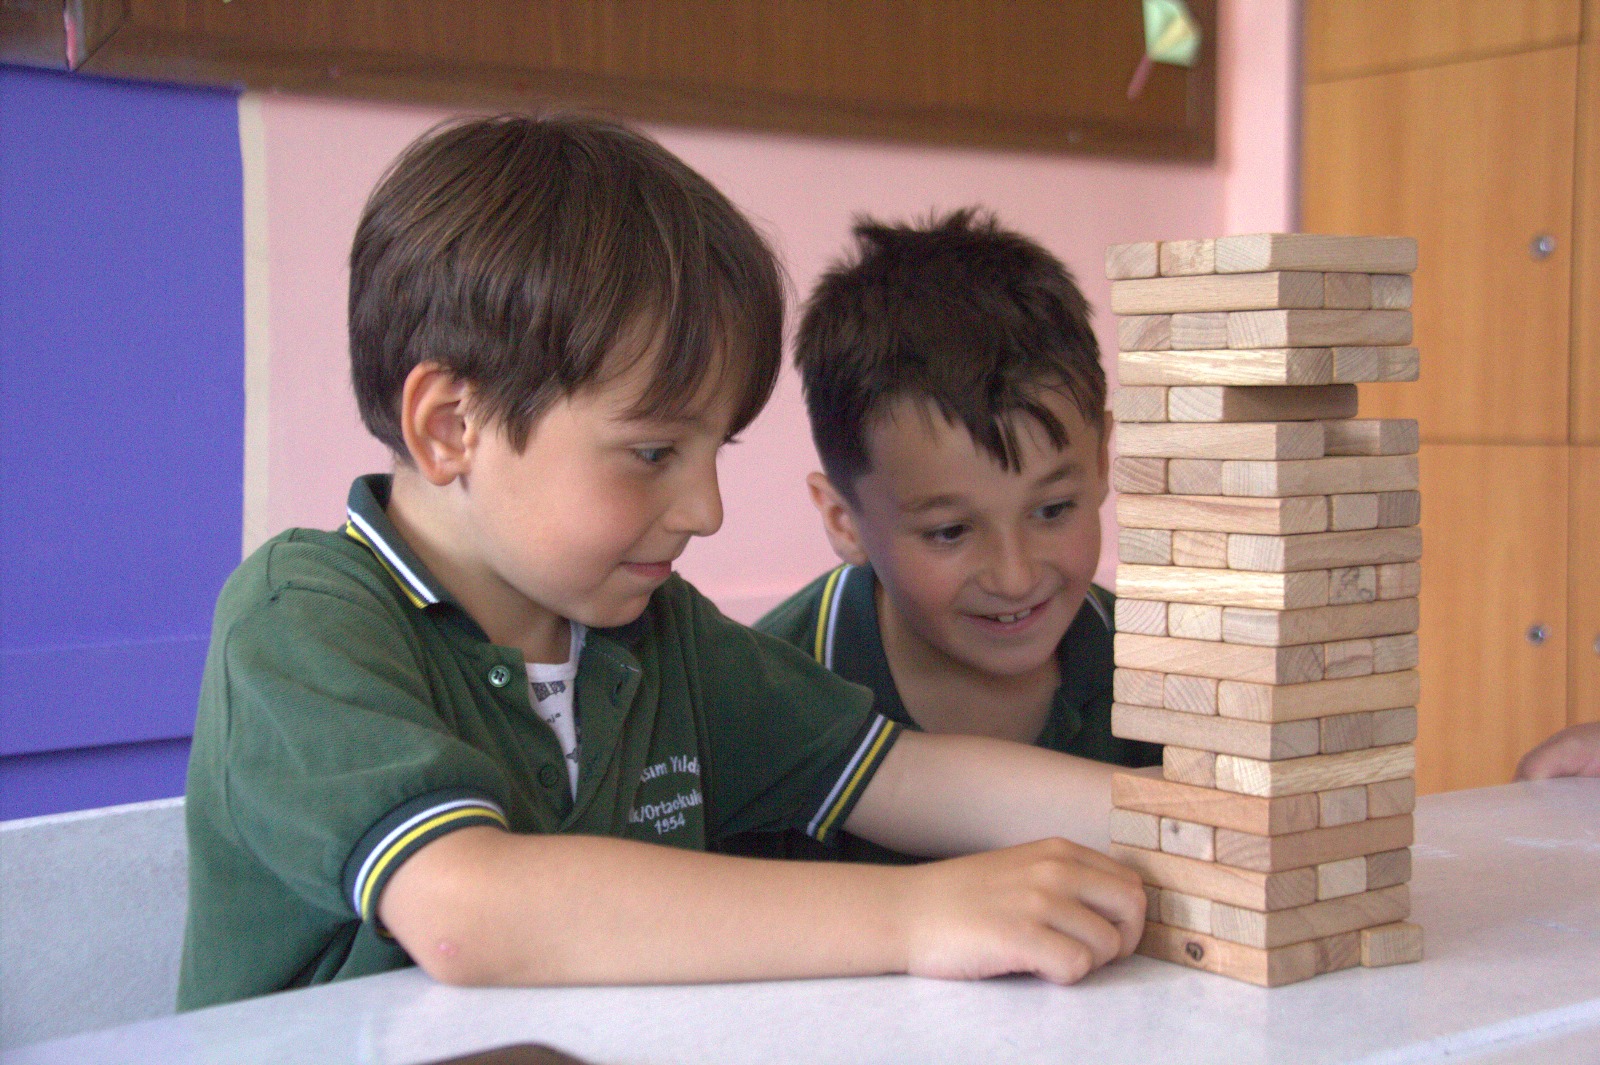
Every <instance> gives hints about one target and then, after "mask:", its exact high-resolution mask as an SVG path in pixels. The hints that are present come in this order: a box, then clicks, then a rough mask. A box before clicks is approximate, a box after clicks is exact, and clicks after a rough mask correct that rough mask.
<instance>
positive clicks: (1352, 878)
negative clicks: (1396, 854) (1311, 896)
mask: <svg viewBox="0 0 1600 1065" xmlns="http://www.w3.org/2000/svg"><path fill="white" fill-rule="evenodd" d="M1366 890H1367V856H1366V855H1365V854H1363V855H1360V856H1359V857H1355V858H1344V859H1342V860H1340V861H1337V862H1324V863H1323V864H1321V865H1319V866H1317V901H1319V902H1321V901H1322V900H1324V899H1340V898H1344V897H1345V896H1347V895H1359V894H1361V893H1362V892H1363V891H1366Z"/></svg>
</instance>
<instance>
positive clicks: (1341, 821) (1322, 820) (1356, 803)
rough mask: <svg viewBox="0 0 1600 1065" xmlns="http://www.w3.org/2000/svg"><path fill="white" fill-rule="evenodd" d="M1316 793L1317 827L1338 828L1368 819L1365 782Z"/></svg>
mask: <svg viewBox="0 0 1600 1065" xmlns="http://www.w3.org/2000/svg"><path fill="white" fill-rule="evenodd" d="M1316 795H1317V824H1316V827H1317V828H1337V827H1338V826H1340V825H1351V824H1355V823H1356V822H1357V821H1365V820H1366V819H1367V786H1366V785H1364V784H1357V785H1356V786H1355V787H1353V788H1334V789H1333V790H1331V791H1319V792H1317V793H1316ZM1407 812H1409V811H1407Z"/></svg>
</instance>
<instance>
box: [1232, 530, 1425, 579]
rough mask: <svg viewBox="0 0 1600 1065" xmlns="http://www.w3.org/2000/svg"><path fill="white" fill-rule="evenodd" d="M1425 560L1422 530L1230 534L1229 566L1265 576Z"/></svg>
mask: <svg viewBox="0 0 1600 1065" xmlns="http://www.w3.org/2000/svg"><path fill="white" fill-rule="evenodd" d="M1421 557H1422V530H1421V529H1419V528H1416V527H1411V528H1403V529H1361V530H1358V531H1355V532H1325V533H1298V534H1296V535H1294V536H1260V535H1258V534H1256V533H1229V534H1228V565H1229V566H1230V567H1232V568H1233V569H1243V570H1255V571H1257V572H1262V573H1281V572H1295V571H1299V570H1314V569H1323V570H1326V569H1336V568H1340V567H1344V566H1376V565H1382V564H1383V563H1385V562H1415V561H1416V560H1417V559H1419V558H1421Z"/></svg>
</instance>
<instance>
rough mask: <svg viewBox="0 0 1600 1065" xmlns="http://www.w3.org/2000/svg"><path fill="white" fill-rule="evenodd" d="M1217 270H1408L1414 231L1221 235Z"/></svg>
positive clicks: (1413, 260) (1413, 267) (1410, 270)
mask: <svg viewBox="0 0 1600 1065" xmlns="http://www.w3.org/2000/svg"><path fill="white" fill-rule="evenodd" d="M1215 255H1216V262H1217V270H1218V271H1220V272H1222V273H1255V272H1259V271H1262V270H1328V271H1339V272H1347V273H1362V274H1409V273H1413V272H1414V271H1415V270H1416V269H1417V242H1416V240H1415V239H1414V238H1412V237H1346V236H1325V235H1323V234H1320V233H1259V234H1251V235H1248V236H1229V237H1219V238H1217V244H1216V252H1215Z"/></svg>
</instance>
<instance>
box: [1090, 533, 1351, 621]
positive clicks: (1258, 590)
mask: <svg viewBox="0 0 1600 1065" xmlns="http://www.w3.org/2000/svg"><path fill="white" fill-rule="evenodd" d="M1122 531H1123V532H1127V531H1128V530H1126V529H1124V530H1122ZM1117 594H1118V595H1126V596H1130V597H1132V598H1134V599H1158V600H1161V601H1162V602H1166V603H1201V604H1204V605H1207V606H1250V607H1259V608H1261V609H1263V610H1295V609H1298V608H1301V607H1314V606H1326V605H1327V603H1328V571H1326V570H1307V571H1302V572H1297V573H1251V572H1248V571H1246V570H1218V569H1199V568H1195V567H1187V566H1161V565H1140V564H1128V563H1123V564H1121V565H1119V566H1117Z"/></svg>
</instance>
